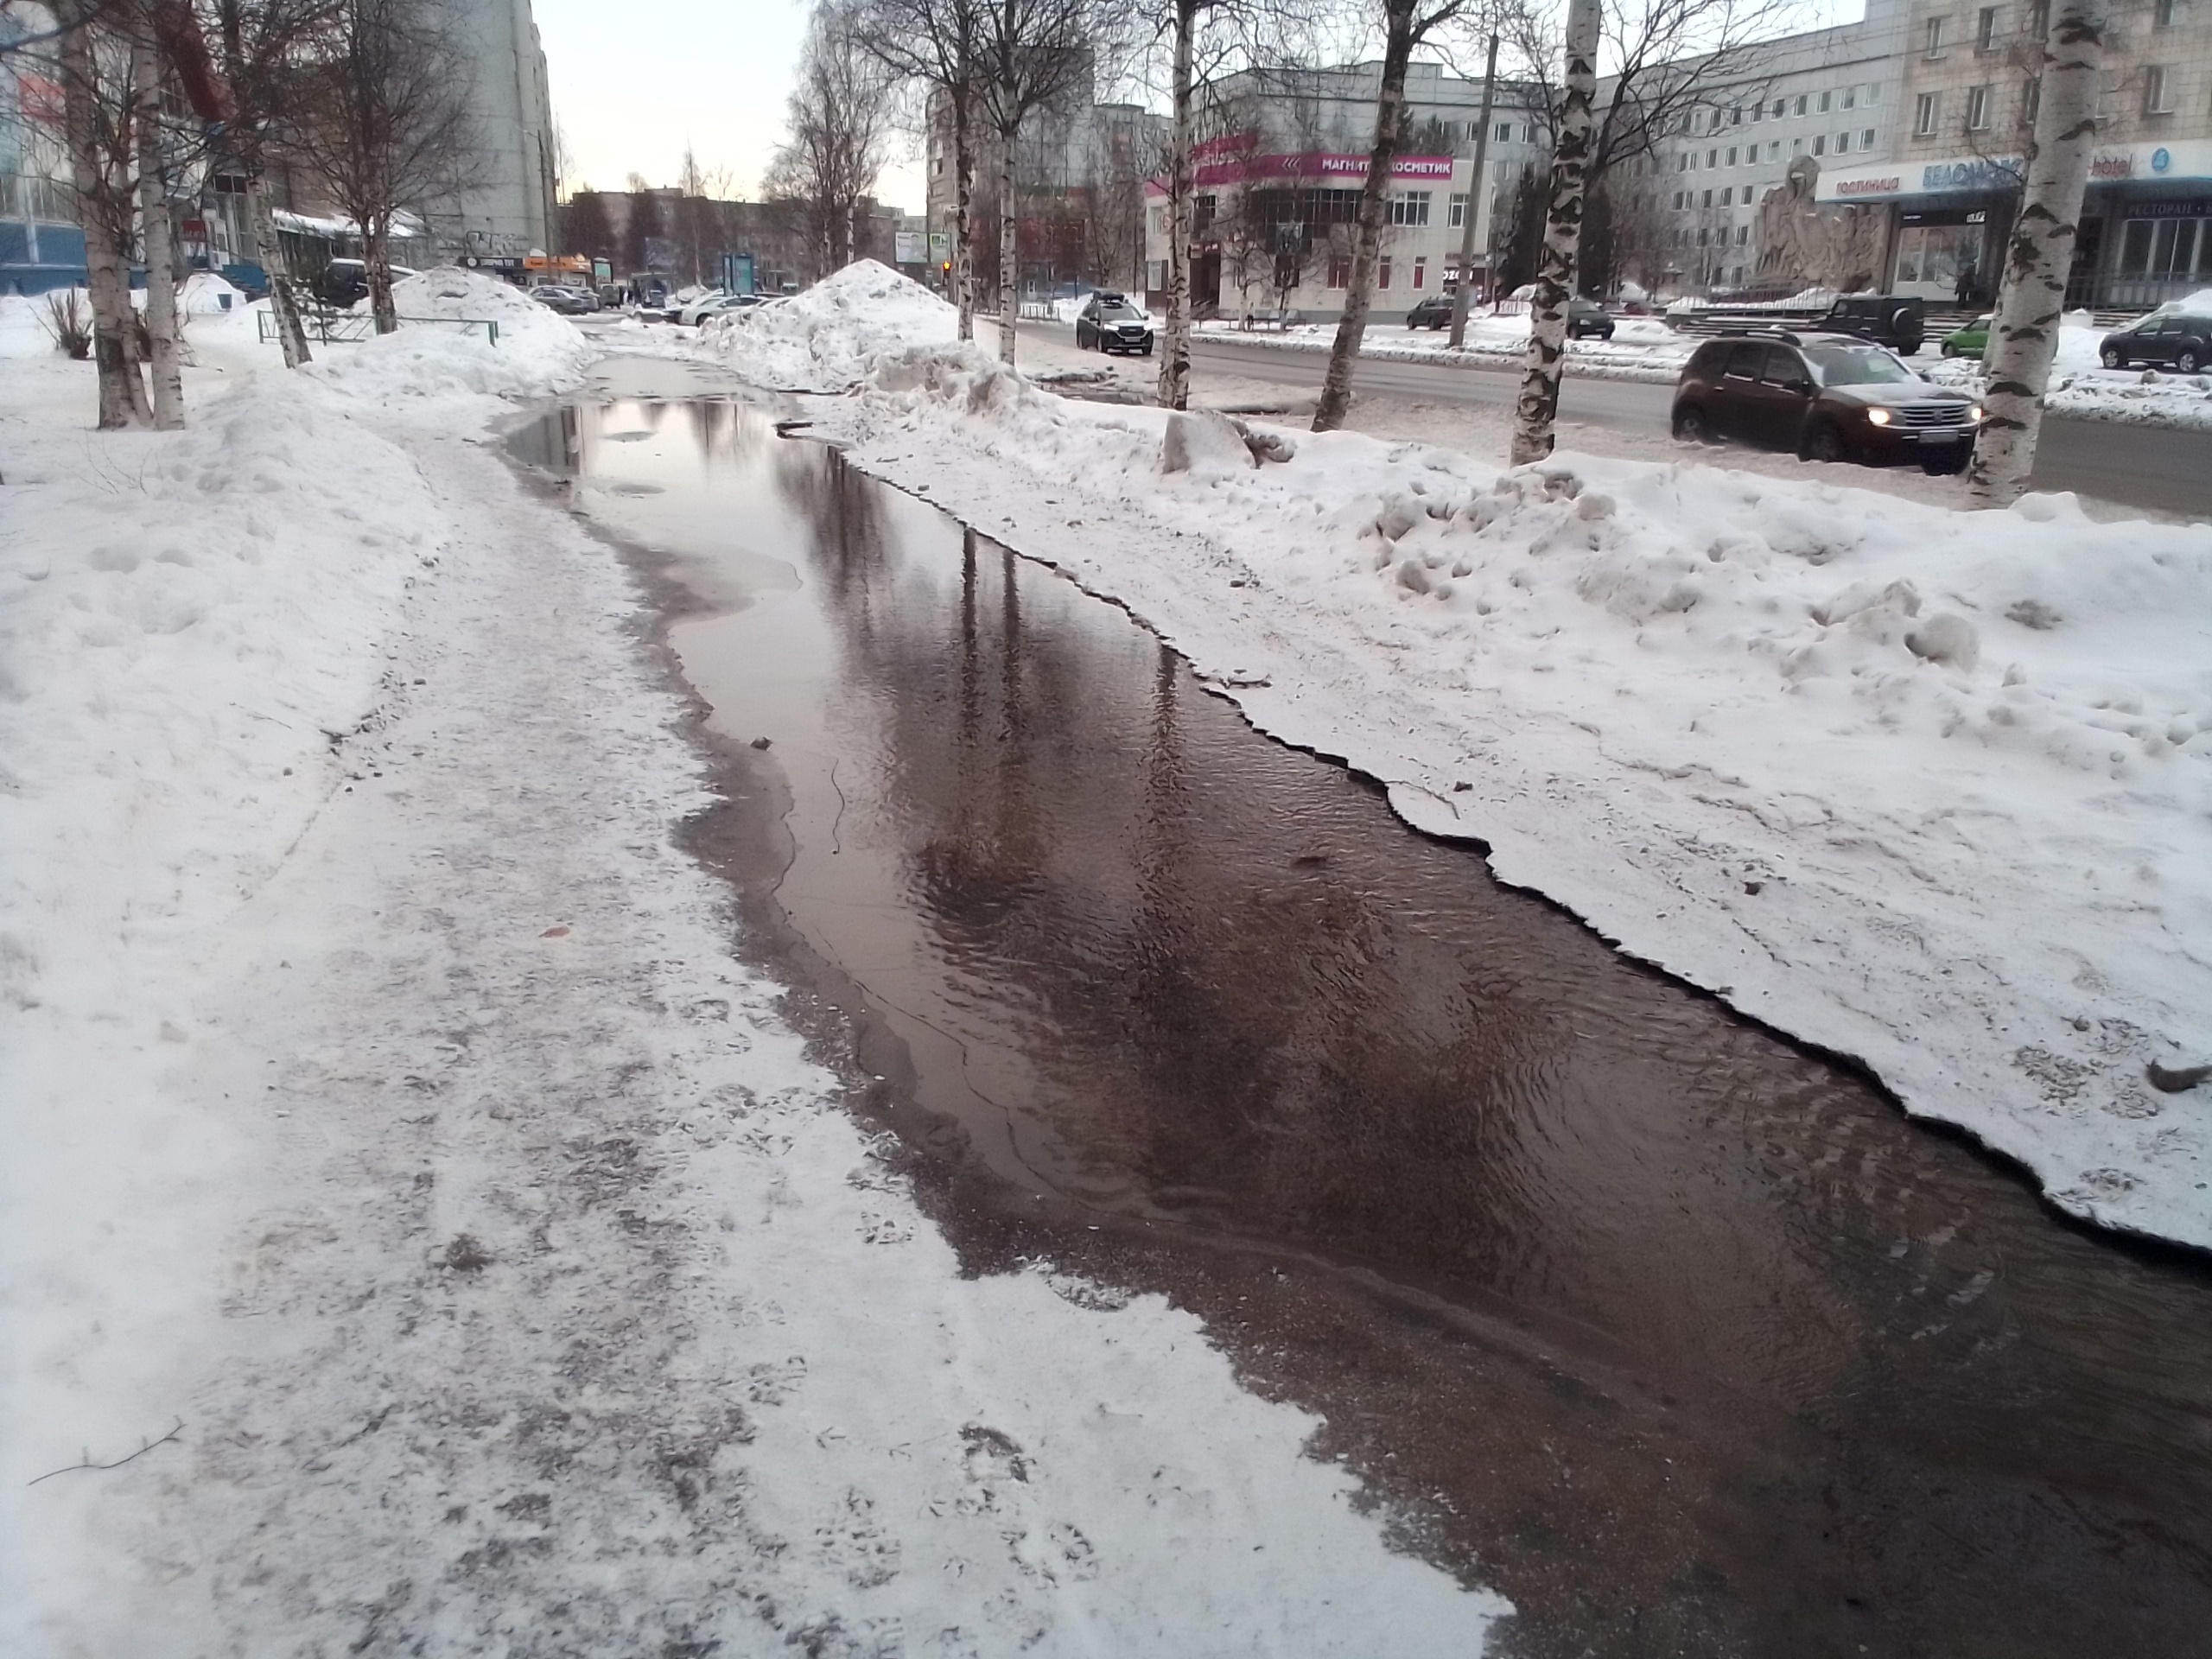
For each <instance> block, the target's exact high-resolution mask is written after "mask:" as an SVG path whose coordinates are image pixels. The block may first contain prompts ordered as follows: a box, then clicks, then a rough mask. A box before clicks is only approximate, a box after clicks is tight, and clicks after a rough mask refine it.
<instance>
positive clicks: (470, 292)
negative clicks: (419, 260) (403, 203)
mask: <svg viewBox="0 0 2212 1659" xmlns="http://www.w3.org/2000/svg"><path fill="white" fill-rule="evenodd" d="M391 297H392V302H393V305H394V307H395V308H396V309H397V311H398V314H399V316H400V320H401V321H400V327H399V331H398V332H397V334H385V335H383V336H381V337H378V338H374V339H370V340H360V341H347V342H340V343H338V344H334V345H332V346H323V347H318V348H317V349H316V359H317V372H318V373H320V374H322V375H324V376H326V377H327V378H332V379H334V380H337V381H340V382H341V383H343V384H344V385H346V387H347V388H348V389H349V390H350V391H353V393H354V394H355V395H357V396H360V397H433V396H437V395H440V394H443V393H451V392H467V393H474V394H477V395H480V396H491V397H531V396H536V395H538V394H540V393H543V392H544V391H551V390H557V389H559V388H562V387H564V386H568V385H573V384H575V381H576V380H577V379H578V378H580V377H581V376H582V371H583V367H584V365H585V364H586V363H588V361H589V360H590V359H591V358H592V356H593V355H594V348H593V346H592V344H591V342H590V341H589V340H586V339H585V338H584V335H583V333H582V330H581V329H579V328H578V327H576V326H575V324H574V323H572V322H570V321H569V320H568V319H567V318H566V317H563V316H556V315H555V314H554V313H553V312H552V311H550V310H549V309H548V308H545V307H544V306H543V305H540V304H539V303H538V302H537V301H536V300H533V299H531V297H530V296H528V295H526V294H524V292H523V291H522V290H521V289H518V288H517V287H515V286H514V285H513V284H512V283H503V282H501V281H500V280H499V278H497V277H486V276H485V275H484V274H483V273H482V272H480V271H474V270H462V269H461V268H459V267H457V266H450V265H449V266H442V267H440V268H438V269H436V270H426V271H423V272H420V273H419V274H417V275H416V276H413V277H403V278H401V279H400V280H399V281H398V282H397V283H393V284H392V289H391ZM367 305H368V302H367V301H366V300H364V301H362V302H361V304H360V306H359V307H356V309H363V308H366V306H367ZM480 322H490V323H496V324H497V325H498V327H499V338H498V340H491V339H489V338H487V336H486V331H485V330H483V329H480V328H474V327H465V326H463V325H466V324H469V323H480ZM271 349H272V350H273V349H274V348H273V347H272V348H271Z"/></svg>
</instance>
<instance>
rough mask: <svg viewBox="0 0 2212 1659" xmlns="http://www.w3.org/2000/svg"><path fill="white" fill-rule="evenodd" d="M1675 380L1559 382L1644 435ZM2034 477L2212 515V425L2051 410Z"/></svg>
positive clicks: (1312, 357)
mask: <svg viewBox="0 0 2212 1659" xmlns="http://www.w3.org/2000/svg"><path fill="white" fill-rule="evenodd" d="M1326 361H1327V359H1326V358H1325V356H1324V355H1323V354H1322V353H1319V352H1287V351H1283V350H1281V349H1279V348H1277V347H1273V346H1236V345H1224V344H1222V343H1220V342H1218V341H1215V340H1205V341H1202V342H1200V343H1198V345H1197V346H1195V347H1194V348H1193V350H1192V363H1193V364H1194V365H1198V366H1201V367H1205V368H1209V369H1212V370H1215V371H1217V372H1223V373H1230V374H1239V375H1243V376H1245V377H1246V378H1249V379H1254V380H1268V381H1273V382H1275V383H1276V384H1278V385H1287V386H1297V387H1300V388H1301V389H1303V390H1306V391H1319V389H1320V385H1321V372H1322V368H1323V366H1324V365H1325V362H1326ZM1357 384H1358V385H1359V387H1360V389H1362V390H1363V391H1370V392H1389V393H1391V394H1393V395H1395V396H1398V397H1419V398H1421V399H1423V400H1425V401H1427V402H1429V403H1459V404H1491V405H1496V406H1497V407H1500V408H1505V407H1510V405H1511V404H1512V402H1513V398H1514V393H1515V391H1516V387H1517V385H1518V382H1517V380H1516V377H1515V375H1514V374H1513V373H1512V372H1510V371H1508V370H1503V369H1492V368H1473V367H1455V366H1446V365H1433V364H1427V363H1408V362H1402V361H1398V360H1395V359H1376V358H1368V359H1363V360H1362V361H1361V363H1360V365H1359V378H1358V382H1357ZM1673 397H1674V388H1673V387H1671V386H1668V385H1655V384H1653V383H1651V382H1649V381H1641V380H1601V379H1596V378H1585V377H1580V376H1577V375H1576V374H1575V373H1574V372H1573V369H1572V367H1570V368H1569V370H1568V372H1567V381H1566V384H1565V385H1563V386H1562V387H1561V388H1560V415H1561V416H1563V417H1564V418H1566V419H1568V420H1573V421H1580V422H1583V423H1586V424H1588V425H1592V426H1602V427H1611V428H1615V429H1620V430H1623V431H1630V432H1638V433H1643V434H1645V435H1650V434H1654V433H1661V432H1664V431H1665V430H1666V429H1667V415H1668V407H1669V404H1670V403H1671V401H1672V399H1673ZM2035 486H2036V487H2037V489H2042V490H2074V491H2078V492H2079V493H2082V494H2083V495H2094V496H2097V497H2100V498H2101V499H2105V500H2107V501H2118V502H2122V503H2124V504H2126V505H2129V506H2135V507H2146V508H2150V509H2152V510H2153V511H2156V512H2171V513H2182V514H2186V515H2187V516H2189V517H2190V518H2212V433H2203V432H2181V431H2175V430H2172V429H2169V428H2165V427H2156V426H2132V425H2126V424H2123V423H2119V422H2115V421H2078V420H2067V419H2063V418H2061V417H2059V416H2051V417H2050V418H2047V419H2046V420H2045V421H2044V428H2043V441H2042V444H2041V446H2040V449H2039V451H2038V453H2037V457H2036V470H2035Z"/></svg>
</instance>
